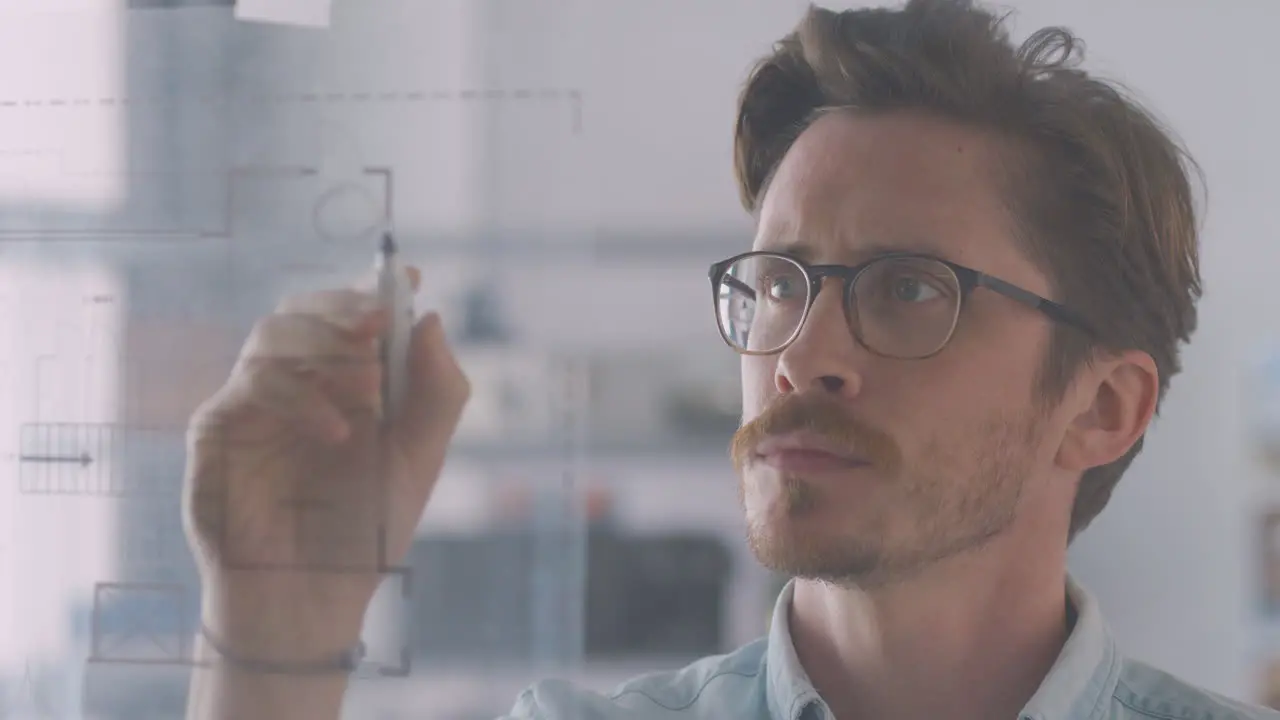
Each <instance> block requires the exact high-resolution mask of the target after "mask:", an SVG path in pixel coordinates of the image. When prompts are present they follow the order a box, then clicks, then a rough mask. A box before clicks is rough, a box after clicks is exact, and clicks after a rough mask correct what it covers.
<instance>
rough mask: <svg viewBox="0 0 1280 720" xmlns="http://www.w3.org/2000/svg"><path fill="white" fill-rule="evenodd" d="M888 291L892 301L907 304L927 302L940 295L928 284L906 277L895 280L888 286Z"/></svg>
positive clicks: (918, 279) (915, 278)
mask: <svg viewBox="0 0 1280 720" xmlns="http://www.w3.org/2000/svg"><path fill="white" fill-rule="evenodd" d="M890 291H891V293H892V296H893V299H894V300H900V301H902V302H908V303H920V302H928V301H930V300H933V299H936V298H938V297H939V296H941V295H942V293H940V292H939V291H938V289H937V288H935V287H933V286H932V285H930V284H929V283H927V282H925V281H923V280H921V279H920V278H918V277H912V276H908V275H904V276H900V277H898V278H897V279H895V280H894V281H893V283H892V285H891V286H890Z"/></svg>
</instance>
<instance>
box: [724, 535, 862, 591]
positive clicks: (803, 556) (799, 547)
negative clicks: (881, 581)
mask: <svg viewBox="0 0 1280 720" xmlns="http://www.w3.org/2000/svg"><path fill="white" fill-rule="evenodd" d="M747 544H748V546H749V547H750V548H751V552H752V554H753V555H755V558H756V561H757V562H759V563H760V564H761V565H763V566H764V567H765V568H767V569H769V570H772V571H774V572H776V573H780V574H783V575H787V576H790V577H799V578H807V579H814V580H824V581H828V582H836V583H846V582H855V583H856V582H859V581H860V580H861V579H864V578H870V577H873V576H875V575H876V574H877V573H879V571H880V570H881V569H882V568H883V567H884V562H883V557H882V554H881V553H880V552H879V551H878V550H875V549H872V548H871V547H869V546H866V547H858V545H859V543H856V542H850V541H848V540H844V541H840V542H838V541H835V540H833V539H830V538H824V539H818V538H813V537H801V536H798V535H796V534H785V533H780V532H776V531H772V529H765V528H759V527H757V528H753V529H752V530H751V531H750V532H748V534H747Z"/></svg>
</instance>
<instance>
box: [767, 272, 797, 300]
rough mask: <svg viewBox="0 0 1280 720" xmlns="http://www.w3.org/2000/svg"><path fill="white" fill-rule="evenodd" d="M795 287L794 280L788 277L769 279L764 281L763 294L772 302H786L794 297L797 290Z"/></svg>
mask: <svg viewBox="0 0 1280 720" xmlns="http://www.w3.org/2000/svg"><path fill="white" fill-rule="evenodd" d="M797 285H798V283H796V281H795V278H790V277H771V278H765V281H764V287H765V294H767V295H768V296H769V297H770V298H773V299H774V300H787V299H790V298H792V297H794V296H795V294H796V292H797V291H798V290H799V288H797Z"/></svg>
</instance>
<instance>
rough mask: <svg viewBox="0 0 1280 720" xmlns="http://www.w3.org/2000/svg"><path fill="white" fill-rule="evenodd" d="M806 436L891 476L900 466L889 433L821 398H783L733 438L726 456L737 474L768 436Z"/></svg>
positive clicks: (835, 403) (898, 454) (846, 409)
mask: <svg viewBox="0 0 1280 720" xmlns="http://www.w3.org/2000/svg"><path fill="white" fill-rule="evenodd" d="M792 432H808V433H813V434H814V435H818V436H820V437H821V438H822V439H823V440H825V441H826V442H829V443H832V444H834V445H835V446H836V447H837V448H839V449H840V450H841V451H842V452H845V453H848V454H850V455H856V456H858V457H860V458H863V459H865V460H866V461H867V462H869V463H871V464H872V465H874V466H876V467H878V468H880V469H882V470H885V471H887V472H890V473H892V472H893V471H894V470H896V469H897V468H898V467H899V466H900V464H901V462H902V453H901V451H900V450H899V448H898V444H897V443H896V442H894V441H893V438H892V437H891V436H890V435H889V433H887V432H885V431H884V430H881V429H880V428H877V427H875V426H873V425H870V424H869V423H866V422H864V421H862V420H860V419H858V418H856V417H854V416H853V415H852V414H851V413H850V412H849V410H848V408H847V407H845V405H844V404H842V403H840V402H839V401H837V400H834V399H831V398H827V397H824V396H821V395H796V394H790V395H783V396H781V397H779V398H778V399H777V400H775V401H774V402H773V403H771V404H770V405H769V406H768V407H767V408H765V410H764V412H762V413H760V414H759V415H758V416H756V417H755V418H754V419H752V420H751V421H750V422H747V423H744V424H743V425H742V427H740V428H738V431H737V432H736V433H734V434H733V440H732V442H731V443H730V445H729V452H730V455H731V456H732V458H733V464H734V467H735V468H736V469H738V470H739V471H741V470H742V468H743V467H745V466H746V464H747V461H749V460H750V459H751V456H752V454H753V453H754V452H755V449H756V447H757V446H758V445H759V444H760V443H761V442H762V441H763V440H764V439H765V438H768V437H770V436H775V435H783V434H786V433H792Z"/></svg>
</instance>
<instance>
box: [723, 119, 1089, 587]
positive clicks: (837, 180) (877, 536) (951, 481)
mask: <svg viewBox="0 0 1280 720" xmlns="http://www.w3.org/2000/svg"><path fill="white" fill-rule="evenodd" d="M997 163H998V156H997V155H996V153H995V146H994V145H993V143H992V141H991V140H990V139H988V138H986V137H985V136H982V135H980V134H977V133H975V132H973V131H971V130H967V129H965V128H962V127H959V126H954V125H950V124H947V123H944V122H941V121H935V120H929V119H925V118H920V117H914V116H909V115H902V114H899V115H888V116H880V117H856V116H853V115H850V114H844V113H841V114H834V113H833V114H830V115H826V116H824V117H822V118H821V119H819V120H817V121H816V122H815V123H814V124H813V125H812V126H811V127H809V128H808V129H807V130H806V131H805V132H804V133H803V134H802V135H801V136H800V138H799V139H798V140H797V141H796V143H795V144H794V146H793V147H792V148H791V150H790V151H789V153H788V154H787V156H786V157H785V158H784V160H783V161H782V163H781V165H780V167H779V168H778V172H777V173H776V175H775V177H774V178H773V181H772V184H771V186H770V188H769V191H768V193H767V195H766V197H765V198H764V200H763V203H762V205H761V208H760V216H759V225H758V232H757V236H756V241H755V249H757V250H774V251H785V252H792V253H795V254H797V255H800V256H801V257H802V258H803V259H804V260H807V261H809V262H811V263H815V264H846V265H854V264H857V263H859V262H862V261H864V260H866V259H868V258H870V257H873V256H875V255H878V254H882V253H884V252H886V251H895V250H896V251H915V252H924V253H928V254H931V255H934V256H937V257H940V258H943V259H945V260H950V261H952V262H956V263H959V264H961V265H966V266H968V267H971V268H974V269H976V270H980V271H983V272H986V273H989V274H992V275H995V276H997V277H1000V278H1002V279H1004V280H1007V281H1009V282H1012V283H1014V284H1016V285H1019V286H1021V287H1023V288H1025V289H1027V290H1031V291H1032V292H1036V293H1039V294H1041V295H1048V283H1047V281H1046V279H1045V277H1044V276H1043V274H1042V273H1040V272H1038V271H1037V270H1036V269H1035V268H1034V266H1033V265H1032V264H1031V263H1030V262H1029V261H1028V260H1027V259H1026V258H1025V257H1024V255H1023V254H1022V253H1021V252H1019V251H1018V250H1017V249H1016V245H1015V241H1014V238H1013V234H1012V230H1013V223H1012V222H1011V219H1010V215H1009V213H1008V211H1007V210H1006V208H1005V206H1004V204H1003V202H1002V197H1001V195H1000V189H999V186H998V184H997V182H996V181H997V178H998V177H999V176H998V175H997V169H998V167H999V166H998V165H997ZM1049 335H1050V327H1049V324H1048V322H1047V320H1046V319H1045V318H1044V317H1043V316H1042V315H1040V314H1038V313H1036V312H1034V311H1031V310H1028V309H1027V308H1025V307H1023V306H1021V305H1019V304H1017V303H1014V302H1010V301H1009V300H1008V299H1006V298H1003V297H1001V296H999V295H997V294H995V293H991V292H987V291H984V290H982V289H978V290H975V291H974V292H973V293H972V294H970V295H969V297H968V299H967V300H966V302H965V305H964V309H963V311H962V313H961V315H960V318H959V321H958V324H957V327H956V330H955V333H954V335H953V336H952V338H951V341H950V343H949V344H948V345H947V346H946V347H945V348H944V349H943V350H942V351H941V352H940V353H939V354H937V355H935V356H933V357H930V358H927V359H923V360H896V359H888V358H884V357H880V356H877V355H875V354H873V353H871V352H869V351H868V350H867V349H865V348H864V347H862V346H861V345H859V344H858V343H857V341H856V340H855V339H854V337H853V335H852V334H851V332H850V330H849V326H848V322H847V320H846V317H845V314H844V310H843V308H842V306H841V287H840V284H839V281H838V280H834V279H828V280H826V281H825V284H824V285H823V289H822V291H821V292H820V294H819V295H818V297H817V300H816V301H815V303H814V305H813V308H812V310H811V312H810V315H809V317H808V319H807V321H806V324H805V326H804V328H803V330H802V332H801V334H800V336H799V337H798V338H797V339H796V340H795V342H794V343H793V344H792V345H791V346H789V347H788V348H787V349H785V350H784V351H783V352H782V353H780V354H775V355H768V356H744V357H743V359H742V382H743V423H744V425H743V428H742V429H741V430H740V431H739V432H738V435H737V436H736V437H735V443H734V460H735V464H736V465H737V467H738V470H739V473H740V475H741V494H742V501H743V506H744V509H745V511H746V516H747V521H748V532H749V541H750V544H751V547H752V549H753V550H754V552H755V553H756V555H757V557H758V558H759V559H760V561H761V562H762V563H763V564H765V565H766V566H768V567H770V568H772V569H774V570H777V571H780V572H784V573H787V574H791V575H797V576H800V577H811V578H821V579H825V580H831V581H836V582H848V581H852V582H856V583H858V584H861V585H864V586H865V585H868V584H877V583H882V582H887V581H890V580H893V579H896V578H900V577H903V576H905V575H907V574H909V573H912V572H915V571H918V570H920V569H921V568H923V567H925V566H927V565H928V564H930V563H932V562H934V561H937V560H940V559H943V558H946V557H949V556H952V555H955V554H957V553H960V552H962V551H965V550H968V549H973V548H977V547H979V546H981V545H983V544H984V543H986V542H987V541H989V540H991V539H992V538H994V537H996V536H999V535H1001V534H1002V533H1005V532H1007V531H1009V529H1010V528H1011V527H1012V526H1013V525H1014V521H1015V519H1016V518H1018V517H1019V516H1021V515H1025V514H1026V513H1027V512H1037V511H1038V510H1027V508H1026V506H1027V504H1028V500H1027V498H1026V497H1025V496H1026V495H1032V496H1036V497H1038V496H1039V494H1038V493H1037V491H1036V487H1037V486H1036V478H1037V477H1042V476H1044V475H1045V474H1046V472H1045V471H1046V469H1047V468H1048V466H1049V465H1050V464H1051V460H1052V457H1053V451H1054V448H1053V447H1051V446H1052V442H1050V439H1049V438H1047V437H1046V435H1048V434H1049V433H1048V431H1047V430H1046V428H1048V427H1050V426H1051V425H1052V424H1053V423H1051V422H1049V411H1051V410H1052V408H1050V407H1047V405H1046V403H1045V402H1043V401H1042V400H1041V398H1040V397H1039V395H1038V394H1037V392H1036V383H1037V379H1038V371H1039V370H1040V369H1041V366H1042V364H1043V361H1044V358H1045V352H1046V347H1047V344H1048V340H1049ZM801 430H803V431H805V432H807V433H809V439H810V440H813V439H814V438H817V439H818V442H819V443H821V442H822V441H823V440H826V441H830V442H831V443H832V444H834V445H835V446H837V447H839V448H843V449H847V450H850V451H852V453H853V454H855V455H857V456H859V459H860V460H861V461H863V462H861V463H858V462H844V461H835V462H832V461H831V458H829V457H828V458H823V457H821V456H818V457H816V458H815V457H813V456H809V455H805V454H804V453H795V452H792V453H771V454H766V455H759V454H758V453H757V451H758V450H759V449H760V446H759V442H760V441H761V440H762V439H764V438H766V437H771V438H775V439H776V438H778V437H781V436H785V435H788V434H791V433H793V432H795V431H801ZM1037 502H1039V501H1037V500H1033V501H1032V502H1031V505H1032V506H1033V507H1035V506H1036V503H1037ZM1061 511H1062V512H1066V508H1061Z"/></svg>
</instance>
